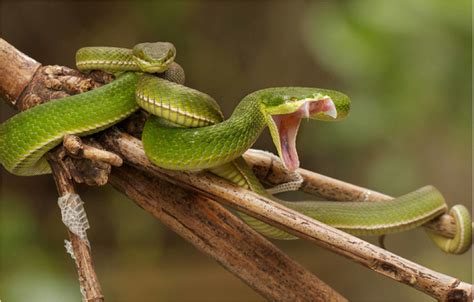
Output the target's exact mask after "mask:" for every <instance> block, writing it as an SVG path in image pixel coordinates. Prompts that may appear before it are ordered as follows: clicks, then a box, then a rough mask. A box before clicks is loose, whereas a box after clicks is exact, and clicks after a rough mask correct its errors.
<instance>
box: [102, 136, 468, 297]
mask: <svg viewBox="0 0 474 302" xmlns="http://www.w3.org/2000/svg"><path fill="white" fill-rule="evenodd" d="M102 141H103V142H104V143H105V144H106V146H107V147H108V148H109V149H110V150H112V151H114V152H117V153H119V154H121V155H122V157H123V158H124V160H125V161H126V162H128V163H129V164H131V165H133V166H135V167H137V168H139V169H142V170H144V171H146V172H148V173H153V174H155V175H157V176H159V177H161V178H163V179H166V180H167V181H170V182H172V183H174V184H177V185H180V186H183V187H185V188H187V189H190V190H194V191H198V192H201V193H202V194H204V195H206V196H209V197H211V198H212V199H214V200H218V201H220V202H222V203H224V204H225V205H228V206H231V207H233V208H235V209H237V210H239V211H242V212H245V213H247V214H249V215H251V216H254V217H256V218H258V219H260V220H263V221H266V222H267V223H269V224H272V225H275V226H277V227H280V228H282V229H284V230H285V231H287V232H289V233H291V234H294V235H296V236H298V237H300V238H304V239H307V240H309V241H312V242H314V243H316V244H318V245H320V246H323V247H325V248H327V249H329V250H331V251H334V252H336V253H338V254H340V255H343V256H345V257H347V258H349V259H352V260H354V261H355V262H357V263H360V264H362V265H364V266H366V267H368V268H370V269H371V270H374V271H376V272H378V273H380V274H382V275H385V276H387V277H389V278H392V279H393V280H396V281H399V282H402V283H405V284H407V285H409V286H412V287H414V288H416V289H418V290H420V291H422V292H424V293H426V294H428V295H430V296H432V297H434V298H436V299H438V300H442V301H451V299H452V298H453V297H454V296H455V297H458V298H459V299H457V300H456V301H471V299H472V289H471V285H470V284H467V283H464V282H461V281H459V280H458V279H456V278H453V277H450V276H447V275H444V274H441V273H438V272H435V271H432V270H430V269H428V268H425V267H423V266H421V265H418V264H416V263H413V262H411V261H409V260H406V259H404V258H402V257H399V256H397V255H395V254H393V253H390V252H388V251H386V250H384V249H381V248H379V247H377V246H374V245H372V244H370V243H368V242H366V241H363V240H361V239H359V238H357V237H354V236H351V235H349V234H347V233H344V232H342V231H339V230H337V229H334V228H332V227H330V226H327V225H325V224H323V223H320V222H318V221H316V220H314V219H311V218H309V217H306V216H304V215H302V214H300V213H297V212H295V211H293V210H290V209H288V208H286V207H284V206H282V205H280V204H278V203H276V202H274V201H272V200H270V199H268V198H265V197H262V196H260V195H258V194H256V193H254V192H252V191H248V190H245V189H243V188H240V187H236V186H234V185H232V184H229V183H228V182H225V181H223V180H221V179H219V178H217V177H214V176H212V175H207V174H203V173H200V174H197V173H191V172H179V171H170V170H165V169H161V168H158V167H156V166H155V165H153V164H152V163H151V162H150V161H149V160H148V158H147V156H146V155H145V153H144V151H143V148H142V144H141V141H139V140H138V139H136V138H134V137H132V136H130V135H127V134H125V133H122V132H120V131H118V130H109V131H107V132H106V133H104V135H103V139H102Z"/></svg>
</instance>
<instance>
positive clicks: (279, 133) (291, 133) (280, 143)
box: [269, 96, 337, 171]
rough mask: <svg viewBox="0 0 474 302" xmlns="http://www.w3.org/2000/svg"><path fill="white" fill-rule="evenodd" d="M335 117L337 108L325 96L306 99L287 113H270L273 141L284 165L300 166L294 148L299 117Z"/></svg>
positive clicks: (289, 168)
mask: <svg viewBox="0 0 474 302" xmlns="http://www.w3.org/2000/svg"><path fill="white" fill-rule="evenodd" d="M321 115H323V116H330V117H331V118H333V119H335V118H336V117H337V109H336V106H335V105H334V102H333V101H332V100H331V98H329V97H327V96H325V97H323V98H320V99H307V100H305V101H304V102H303V103H302V105H301V106H300V107H299V108H298V109H297V110H296V111H294V112H292V113H287V114H274V115H270V116H271V120H272V122H273V124H272V125H269V127H270V133H271V134H272V137H273V141H274V143H275V145H276V146H277V149H278V153H279V155H280V158H281V160H282V161H283V164H284V165H285V167H286V168H287V169H288V170H290V171H294V170H296V169H297V168H299V166H300V161H299V158H298V152H297V150H296V136H297V134H298V129H299V127H300V123H301V119H303V118H317V117H318V116H321Z"/></svg>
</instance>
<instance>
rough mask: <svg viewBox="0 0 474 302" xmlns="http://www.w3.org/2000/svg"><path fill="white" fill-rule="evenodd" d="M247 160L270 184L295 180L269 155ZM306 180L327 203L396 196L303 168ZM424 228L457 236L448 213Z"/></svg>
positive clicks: (254, 154) (307, 188) (252, 153)
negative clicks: (330, 201) (329, 201)
mask: <svg viewBox="0 0 474 302" xmlns="http://www.w3.org/2000/svg"><path fill="white" fill-rule="evenodd" d="M244 158H245V161H246V162H247V163H248V164H249V165H250V166H251V167H252V168H253V171H254V172H255V174H256V175H257V177H258V178H259V179H260V180H261V181H263V182H265V183H267V184H270V185H278V184H281V183H286V182H288V181H291V180H292V176H291V173H289V172H288V170H286V169H285V168H284V166H283V164H282V163H281V162H280V161H279V160H278V158H277V159H275V156H274V155H273V156H272V154H271V153H269V152H262V151H260V150H254V149H250V150H248V151H247V152H246V153H245V154H244ZM296 172H297V173H299V174H300V175H301V176H302V177H303V183H302V184H301V190H302V191H304V192H306V193H309V194H313V195H316V196H318V197H321V198H324V199H327V200H337V201H349V202H350V201H357V200H365V201H383V200H390V199H393V197H391V196H388V195H385V194H383V193H379V192H376V191H372V190H369V189H366V188H362V187H359V186H356V185H353V184H350V183H347V182H343V181H341V180H337V179H334V178H331V177H328V176H325V175H321V174H318V173H315V172H313V171H309V170H306V169H302V168H299V169H298V170H297V171H296ZM424 227H426V228H428V229H431V230H433V231H435V232H436V233H438V234H440V235H442V236H445V237H450V238H452V237H454V234H456V223H455V221H454V218H453V217H452V216H450V215H448V214H444V215H441V216H439V217H437V218H435V219H433V220H431V221H428V222H427V223H426V224H425V225H424Z"/></svg>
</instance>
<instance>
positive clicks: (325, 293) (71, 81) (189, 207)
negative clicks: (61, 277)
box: [0, 39, 346, 301]
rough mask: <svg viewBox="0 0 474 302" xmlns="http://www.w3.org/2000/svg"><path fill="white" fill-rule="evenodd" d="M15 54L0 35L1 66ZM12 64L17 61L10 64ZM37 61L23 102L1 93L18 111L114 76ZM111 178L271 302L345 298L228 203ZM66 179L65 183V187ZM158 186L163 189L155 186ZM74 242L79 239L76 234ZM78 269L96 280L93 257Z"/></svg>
mask: <svg viewBox="0 0 474 302" xmlns="http://www.w3.org/2000/svg"><path fill="white" fill-rule="evenodd" d="M11 52H12V53H16V55H18V56H20V57H24V58H25V61H26V58H27V56H25V55H24V54H21V53H20V52H19V51H18V50H16V49H15V48H13V47H12V46H11V45H9V44H8V43H7V42H6V41H4V40H2V39H0V66H1V65H6V67H3V68H5V69H4V70H6V69H22V66H23V65H22V64H18V65H16V61H14V60H9V59H6V58H8V56H7V55H5V53H11ZM2 57H3V58H2ZM30 60H31V59H30ZM11 64H15V65H14V66H10V65H11ZM38 64H39V63H38ZM38 64H36V65H35V66H36V69H34V70H37V71H36V73H35V74H34V77H33V73H34V72H30V73H29V75H28V72H26V71H25V74H26V75H25V76H23V78H24V79H26V78H28V79H29V80H31V81H30V82H28V81H26V80H21V79H19V81H18V83H19V84H18V85H22V87H16V91H20V92H19V93H18V94H21V95H22V97H20V99H19V100H16V99H15V100H13V99H14V97H12V98H9V97H7V96H8V95H15V93H13V92H12V93H10V94H8V93H5V92H4V93H3V94H1V95H0V96H4V97H5V100H6V101H7V102H8V103H10V104H12V105H15V107H16V108H17V109H20V110H26V109H28V108H30V107H32V106H35V105H38V104H40V103H42V102H44V101H47V100H49V99H53V98H61V97H65V96H67V95H70V94H75V93H79V92H83V91H87V90H89V89H93V88H95V87H97V86H100V85H101V84H103V83H106V82H109V81H110V80H111V78H107V75H106V74H104V73H91V74H89V75H87V76H86V75H83V74H80V73H79V72H77V71H74V70H71V69H69V68H66V67H61V66H45V67H39V65H38ZM2 74H3V75H4V76H3V77H0V87H2V88H3V90H1V89H0V92H1V91H5V90H8V89H9V86H8V85H6V84H5V85H4V83H3V82H2V81H5V83H9V82H8V81H12V82H13V83H16V81H15V79H8V80H7V78H8V74H9V73H2ZM10 74H15V73H10ZM52 156H53V157H54V156H55V155H52ZM50 162H52V161H50ZM52 163H53V165H52V166H53V170H54V171H55V176H56V180H57V183H58V189H59V192H60V194H61V193H63V192H66V191H68V192H69V191H71V190H74V189H73V186H72V183H71V182H70V177H65V175H66V174H64V175H63V174H61V173H60V172H57V171H58V169H57V167H55V165H54V162H52ZM65 166H67V165H65ZM69 172H70V171H69ZM110 177H111V178H110V181H111V183H112V184H113V185H114V187H115V188H116V189H118V190H119V191H122V192H124V193H125V194H127V195H128V196H129V197H130V198H131V199H132V200H133V201H134V202H136V203H137V204H138V205H139V206H141V207H142V208H144V209H145V210H146V211H147V212H150V213H151V214H152V215H153V216H155V217H156V218H158V219H160V220H161V221H162V222H163V223H165V224H166V225H168V226H169V227H170V228H172V229H173V230H174V231H175V232H176V233H178V234H179V235H180V236H181V237H183V238H184V239H186V240H187V241H189V242H191V243H192V244H193V245H194V246H196V247H197V248H198V249H199V250H201V251H202V252H204V253H206V254H207V255H209V256H211V257H212V258H214V259H215V260H216V261H218V262H219V263H220V264H221V265H223V266H224V267H225V268H226V269H227V270H229V271H230V272H231V273H233V274H234V275H236V276H238V277H239V278H241V279H242V280H243V281H244V282H245V283H247V284H248V285H249V286H251V287H252V288H253V289H255V290H256V291H257V292H258V293H260V294H261V295H262V296H264V297H265V298H267V299H268V300H273V301H346V299H345V298H344V297H342V296H341V295H340V294H338V293H337V292H336V291H334V290H333V289H332V288H330V287H329V286H328V285H326V284H325V283H323V282H322V281H321V280H319V279H318V278H317V277H316V276H314V275H313V274H311V273H310V272H309V271H307V270H306V269H304V268H303V267H301V266H300V265H299V264H297V263H296V262H294V261H293V260H291V259H290V258H289V257H288V256H286V255H285V254H284V253H283V252H281V251H280V250H279V249H277V248H276V247H275V246H274V245H272V244H271V243H269V242H268V241H267V240H266V239H264V238H263V237H262V236H260V235H259V234H257V233H256V232H255V231H253V230H252V229H250V227H248V226H247V225H246V224H244V223H242V222H241V221H240V220H239V219H238V218H236V217H235V216H234V215H232V214H231V213H230V212H229V211H228V210H226V209H225V208H224V207H222V206H220V205H218V204H217V203H216V202H215V201H213V200H210V199H208V198H206V197H204V196H203V195H202V194H199V193H193V192H189V191H184V190H182V189H180V188H179V187H177V186H172V185H170V184H169V183H167V182H165V181H163V180H158V179H156V178H153V177H150V176H145V175H142V174H141V173H139V172H137V171H136V170H135V169H133V168H131V167H122V168H120V169H114V173H113V174H112V175H111V176H110ZM137 179H140V180H142V181H144V183H145V184H146V185H145V186H144V185H143V183H140V182H137V181H135V180H137ZM63 181H64V183H65V185H60V184H59V183H62V182H63ZM157 186H158V187H160V188H162V190H156V187H157ZM71 192H73V191H71ZM71 240H74V238H73V237H71ZM72 246H73V248H74V249H75V250H74V254H78V253H81V252H82V251H89V250H88V249H87V250H84V249H82V248H78V247H77V246H76V245H75V244H74V242H73V244H72ZM89 260H90V259H89ZM86 268H87V269H86ZM78 269H79V270H80V271H79V275H80V276H81V277H82V276H85V278H86V279H88V280H91V281H93V280H95V281H97V280H96V279H95V272H94V270H93V266H92V261H89V262H88V265H86V267H83V266H79V265H78ZM81 281H82V280H81ZM97 284H98V283H97ZM81 286H83V284H82V283H81ZM83 288H84V289H86V290H88V293H87V297H94V292H93V291H92V290H89V287H87V286H83ZM99 288H100V287H99ZM91 301H92V300H91Z"/></svg>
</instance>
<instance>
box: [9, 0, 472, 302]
mask: <svg viewBox="0 0 474 302" xmlns="http://www.w3.org/2000/svg"><path fill="white" fill-rule="evenodd" d="M0 8H1V15H0V16H1V17H0V20H1V21H0V22H1V23H0V25H1V37H2V38H4V39H5V40H7V41H8V42H9V43H11V44H13V45H14V46H15V47H17V48H18V49H20V50H21V51H23V52H25V53H26V54H28V55H29V56H31V57H33V58H35V59H36V60H38V61H39V62H41V63H43V64H59V65H66V66H71V67H73V66H74V53H75V50H76V49H78V48H79V47H82V46H89V45H104V46H124V47H131V46H133V45H134V44H135V43H138V42H144V41H170V42H173V43H174V44H175V45H176V47H177V50H178V56H177V61H178V62H179V63H180V64H181V65H182V66H183V67H184V69H185V70H186V75H187V85H188V86H190V87H193V88H196V89H198V90H201V91H204V92H206V93H209V94H210V95H212V96H214V97H215V98H216V99H217V100H218V101H219V103H220V104H221V105H222V107H223V110H224V112H225V113H226V115H227V116H228V115H229V114H230V113H231V112H232V110H233V108H234V107H235V106H236V104H237V103H238V102H239V101H240V100H241V98H242V97H243V96H245V95H246V94H247V93H249V92H251V91H254V90H257V89H260V88H264V87H270V86H288V85H301V86H316V87H325V88H333V89H337V90H341V91H344V92H346V93H347V94H348V95H350V96H351V98H352V101H353V109H352V112H351V115H350V117H349V118H348V119H347V120H346V121H344V122H340V123H318V122H308V123H304V124H303V125H302V127H301V130H300V135H299V138H298V148H299V153H300V159H301V162H302V166H303V167H305V168H308V169H311V170H314V171H316V172H319V173H323V174H326V175H329V176H332V177H336V178H338V179H342V180H345V181H349V182H352V183H355V184H358V185H361V186H366V187H369V188H371V189H374V190H379V191H382V192H384V193H387V194H392V195H401V194H404V193H407V192H409V191H412V190H414V189H416V188H418V187H421V186H423V185H426V184H433V185H435V186H436V187H438V188H439V189H440V190H441V191H442V192H443V194H444V195H445V197H446V198H447V200H448V202H449V203H463V204H465V205H466V206H468V207H470V208H471V192H472V176H471V167H472V165H471V152H472V147H471V146H472V145H471V135H470V134H471V122H472V115H471V81H470V80H471V50H472V49H471V2H470V1H445V0H430V1H428V0H416V1H413V0H411V1H410V0H404V1H378V0H363V1H291V2H290V1H288V2H285V1H258V2H257V1H255V2H252V1H169V2H165V1H156V2H145V1H137V2H132V1H130V2H127V1H121V2H114V1H102V2H93V1H83V2H80V1H76V2H68V1H48V2H46V1H17V2H14V1H7V2H5V1H2V3H1V4H0ZM0 108H1V111H2V117H1V120H2V121H3V120H5V119H6V118H7V117H8V116H10V115H12V114H13V113H14V112H13V110H11V109H10V108H8V107H7V106H6V105H4V104H3V102H2V103H1V104H0ZM256 147H258V148H263V149H266V150H271V151H274V147H273V145H272V144H271V141H270V138H269V135H268V133H265V134H264V135H263V136H262V138H261V139H260V140H259V141H258V143H257V144H256ZM1 179H2V183H1V195H0V198H1V204H0V205H1V213H0V215H1V217H0V244H1V248H0V252H1V262H0V299H2V301H6V302H9V301H36V302H39V301H79V300H80V293H79V289H78V283H77V276H76V271H75V268H74V265H73V262H72V260H71V259H70V257H69V256H68V255H67V254H66V253H65V250H64V248H63V240H64V239H65V238H66V237H67V235H66V232H65V227H64V226H63V225H62V223H61V220H60V214H59V210H58V207H57V206H56V202H55V201H56V199H57V195H56V191H55V186H54V183H53V181H52V179H51V177H49V176H42V177H34V178H20V177H14V176H11V175H9V174H7V173H6V172H5V171H4V170H3V169H2V170H1ZM79 189H80V193H81V195H82V197H83V199H84V200H85V201H86V209H87V211H88V216H89V220H90V224H91V226H92V229H91V230H90V231H89V238H90V240H91V243H92V247H93V256H94V260H95V264H96V268H97V272H98V275H99V278H100V280H101V282H102V287H103V290H104V293H105V297H106V298H107V300H108V301H136V300H140V301H261V300H262V298H261V297H260V296H258V295H257V294H255V293H254V292H253V291H252V290H250V289H249V288H248V287H247V286H246V285H244V284H243V283H242V282H240V280H238V279H237V278H236V277H234V276H232V275H231V274H230V273H228V272H227V271H225V270H224V269H223V268H222V267H220V266H219V265H218V264H217V263H215V262H213V261H212V260H211V259H209V258H207V257H206V256H204V255H202V254H200V253H199V252H197V251H196V250H194V249H193V247H192V246H190V245H189V244H187V243H186V242H184V241H183V240H182V239H181V238H179V237H177V236H176V235H175V234H174V233H171V232H170V231H169V230H167V229H165V228H163V227H162V226H161V225H160V223H159V222H157V221H155V220H154V219H153V218H151V216H149V215H148V214H147V213H145V212H143V211H142V210H141V209H140V208H138V207H137V206H135V205H134V204H133V203H132V202H130V201H129V200H127V199H126V198H125V197H123V196H122V195H120V194H118V193H116V192H114V191H113V189H111V188H110V187H108V186H106V187H102V188H92V187H86V186H80V188H79ZM368 240H370V241H372V242H375V241H376V240H375V239H374V238H368ZM276 244H277V245H278V246H279V247H281V248H282V249H283V250H284V251H285V252H287V253H288V254H289V255H290V256H291V257H292V258H294V259H296V260H297V261H299V262H300V263H302V264H303V265H304V266H306V267H307V268H309V269H310V270H311V271H313V272H314V273H315V274H316V275H318V276H319V277H320V278H322V279H323V280H324V281H326V282H327V283H329V284H330V285H331V286H333V287H334V288H335V289H336V290H338V291H339V292H341V293H342V294H343V295H345V296H346V297H348V298H349V299H350V300H352V301H431V300H430V299H429V298H427V297H426V296H424V295H422V294H420V293H418V292H417V291H415V290H413V289H411V288H409V287H407V286H405V285H401V284H398V283H395V282H392V281H390V280H389V279H387V278H384V277H381V276H380V275H378V274H375V273H373V272H371V271H369V270H367V269H365V268H363V267H361V266H359V265H356V264H354V263H352V262H350V261H348V260H346V259H345V258H342V257H340V256H337V255H334V254H332V253H329V252H327V251H325V250H323V249H321V248H319V247H317V246H314V245H312V244H309V243H306V242H303V241H292V242H276ZM386 244H387V247H388V248H389V249H390V250H391V251H393V252H395V253H397V254H399V255H401V256H403V257H405V258H408V259H410V260H412V261H415V262H418V263H420V264H422V265H424V266H427V267H429V268H431V269H434V270H437V271H440V272H443V273H446V274H449V275H453V276H455V277H458V278H460V279H462V280H463V281H467V282H472V271H471V268H472V251H470V252H469V253H467V254H465V255H462V256H450V255H445V254H444V253H443V252H441V251H440V250H438V249H437V248H436V247H435V246H434V244H433V243H432V242H431V241H430V240H429V239H428V237H427V236H426V234H425V233H424V232H423V231H422V230H414V231H410V232H407V233H403V234H397V235H392V236H389V237H388V238H387V241H386Z"/></svg>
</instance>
